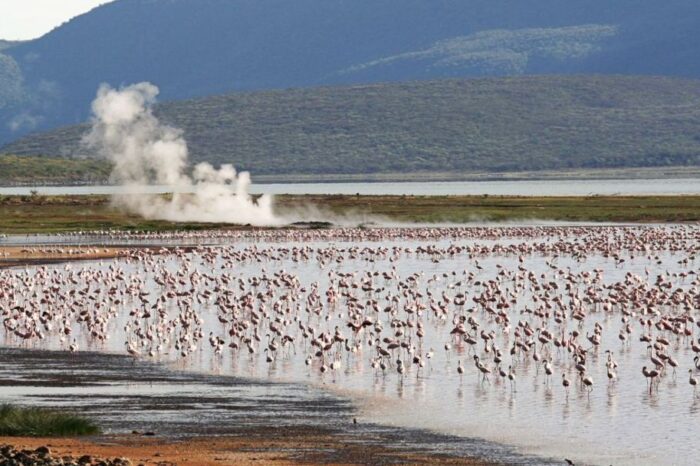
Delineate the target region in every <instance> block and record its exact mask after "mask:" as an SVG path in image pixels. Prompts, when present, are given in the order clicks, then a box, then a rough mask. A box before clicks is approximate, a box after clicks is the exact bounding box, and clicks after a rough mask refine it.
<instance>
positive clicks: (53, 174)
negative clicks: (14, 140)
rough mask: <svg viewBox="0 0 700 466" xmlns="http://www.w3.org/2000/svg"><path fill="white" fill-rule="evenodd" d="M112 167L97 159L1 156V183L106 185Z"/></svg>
mask: <svg viewBox="0 0 700 466" xmlns="http://www.w3.org/2000/svg"><path fill="white" fill-rule="evenodd" d="M110 171H111V165H110V164H109V163H107V162H106V161H103V160H96V159H87V160H82V159H68V158H60V157H36V156H32V157H17V156H16V155H0V184H3V185H7V184H14V183H19V184H23V183H37V184H41V183H47V184H57V183H60V184H66V183H86V182H97V183H104V182H105V181H106V180H107V179H108V178H109V172H110Z"/></svg>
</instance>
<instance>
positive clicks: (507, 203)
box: [0, 195, 700, 234]
mask: <svg viewBox="0 0 700 466" xmlns="http://www.w3.org/2000/svg"><path fill="white" fill-rule="evenodd" d="M309 204H312V205H315V206H316V207H318V208H319V209H321V210H325V211H328V212H332V213H335V214H351V215H352V214H357V213H362V214H363V215H376V216H382V217H387V218H390V219H393V220H395V221H397V222H402V221H403V222H425V223H436V222H455V223H463V222H473V221H527V220H559V221H571V222H639V223H645V222H646V223H650V222H697V221H700V196H590V197H523V196H346V195H334V196H311V195H307V196H278V197H276V198H275V208H276V209H277V210H278V212H285V211H289V210H292V209H294V208H296V207H300V206H307V205H309ZM209 228H240V226H238V227H236V226H233V225H229V224H204V223H173V222H166V221H160V220H146V219H142V218H140V217H137V216H135V215H130V214H127V213H124V212H121V211H119V210H115V209H113V208H112V207H111V206H110V204H109V198H108V197H107V196H41V195H39V196H5V197H4V198H0V234H28V233H57V232H67V231H78V230H98V229H99V230H102V229H115V230H131V231H133V230H142V231H161V230H162V231H165V230H200V229H209Z"/></svg>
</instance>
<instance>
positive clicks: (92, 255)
mask: <svg viewBox="0 0 700 466" xmlns="http://www.w3.org/2000/svg"><path fill="white" fill-rule="evenodd" d="M125 253H126V248H121V247H114V246H68V245H66V246H0V268H2V267H12V266H18V265H39V264H48V263H54V262H64V261H77V260H97V259H113V258H115V257H119V256H121V255H124V254H125Z"/></svg>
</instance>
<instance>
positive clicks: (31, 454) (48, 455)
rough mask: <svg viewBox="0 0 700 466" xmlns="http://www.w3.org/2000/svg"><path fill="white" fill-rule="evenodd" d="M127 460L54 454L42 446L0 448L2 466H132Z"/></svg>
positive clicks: (0, 463) (5, 446)
mask: <svg viewBox="0 0 700 466" xmlns="http://www.w3.org/2000/svg"><path fill="white" fill-rule="evenodd" d="M130 465H131V461H129V460H128V459H126V458H112V459H108V458H97V457H93V456H90V455H83V456H80V457H74V456H61V455H57V454H53V453H52V452H51V449H50V448H49V447H46V446H40V447H38V448H36V449H33V450H18V449H16V448H15V447H13V446H12V445H2V446H0V466H130Z"/></svg>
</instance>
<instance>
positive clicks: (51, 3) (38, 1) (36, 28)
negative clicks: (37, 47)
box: [0, 0, 112, 40]
mask: <svg viewBox="0 0 700 466" xmlns="http://www.w3.org/2000/svg"><path fill="white" fill-rule="evenodd" d="M110 1H112V0H0V39H9V40H25V39H34V38H35V37H39V36H42V35H44V34H46V33H47V32H49V31H50V30H51V29H53V28H55V27H56V26H59V25H60V24H62V23H64V22H66V21H68V20H69V19H71V18H73V17H74V16H77V15H79V14H81V13H85V12H86V11H89V10H91V9H92V8H95V7H96V6H97V5H101V4H103V3H109V2H110Z"/></svg>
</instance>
